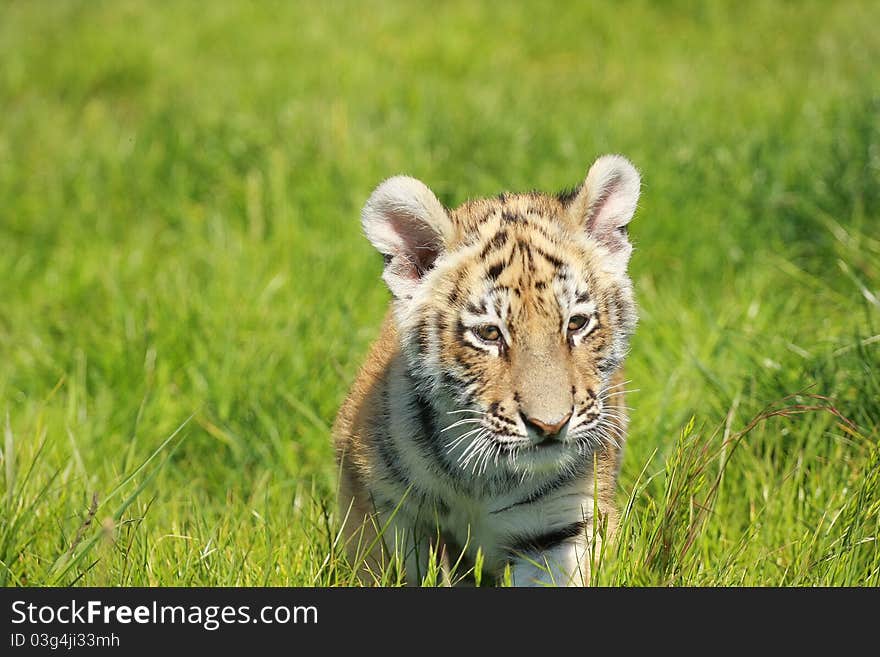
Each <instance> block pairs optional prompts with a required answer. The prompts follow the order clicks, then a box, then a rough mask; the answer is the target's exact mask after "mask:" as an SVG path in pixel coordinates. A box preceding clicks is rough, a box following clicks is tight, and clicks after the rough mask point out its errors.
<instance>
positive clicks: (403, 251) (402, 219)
mask: <svg viewBox="0 0 880 657" xmlns="http://www.w3.org/2000/svg"><path fill="white" fill-rule="evenodd" d="M361 224H362V225H363V228H364V233H365V234H366V236H367V239H369V240H370V242H372V244H373V246H374V247H376V249H377V250H378V251H379V253H381V254H382V255H383V256H385V272H384V273H383V274H382V278H383V279H384V280H385V283H386V284H387V285H388V288H389V289H390V290H391V293H392V294H393V295H394V296H395V297H396V298H398V299H405V298H408V297H411V296H412V293H413V291H414V290H415V288H416V286H417V285H418V284H419V282H420V281H421V279H422V276H424V274H425V273H426V272H427V271H429V270H430V269H431V267H433V266H434V261H435V260H436V259H437V256H439V255H440V254H441V253H442V252H443V251H444V250H445V248H446V244H447V243H448V242H449V240H450V238H451V237H452V232H453V226H452V221H451V220H450V218H449V215H448V214H447V213H446V210H445V209H444V208H443V206H442V205H441V204H440V201H438V200H437V197H436V196H434V193H433V192H432V191H431V190H430V189H428V187H427V186H426V185H425V184H424V183H423V182H421V181H419V180H416V179H415V178H410V177H409V176H395V177H394V178H389V179H388V180H386V181H385V182H383V183H382V184H381V185H379V186H378V187H377V188H376V190H375V191H374V192H373V194H372V195H371V196H370V199H369V200H368V201H367V204H366V205H365V206H364V209H363V211H362V212H361Z"/></svg>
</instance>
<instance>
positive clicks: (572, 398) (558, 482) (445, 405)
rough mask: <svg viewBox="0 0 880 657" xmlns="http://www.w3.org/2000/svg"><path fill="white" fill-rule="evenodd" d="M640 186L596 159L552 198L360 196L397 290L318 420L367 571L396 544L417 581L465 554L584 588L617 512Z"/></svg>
mask: <svg viewBox="0 0 880 657" xmlns="http://www.w3.org/2000/svg"><path fill="white" fill-rule="evenodd" d="M639 186H640V180H639V174H638V173H637V171H636V169H635V168H634V167H633V165H632V164H631V163H630V162H629V161H628V160H626V159H625V158H623V157H621V156H618V155H605V156H603V157H600V158H599V159H598V160H596V162H595V163H594V164H593V165H592V167H591V168H590V170H589V172H588V174H587V177H586V180H585V181H584V182H583V184H581V186H580V187H579V188H577V189H575V190H574V191H572V192H568V193H565V194H561V195H558V196H551V195H544V194H540V193H537V192H532V193H528V194H508V193H505V194H501V195H500V196H498V197H496V198H491V199H481V200H474V201H469V202H467V203H465V204H463V205H462V206H460V207H458V208H456V209H454V210H449V209H446V208H444V207H443V205H441V203H440V202H439V201H438V200H437V198H436V196H435V195H434V194H433V193H432V192H431V190H430V189H428V187H426V186H425V185H424V184H423V183H421V182H420V181H418V180H415V179H414V178H409V177H406V176H396V177H394V178H390V179H388V180H386V181H385V182H383V183H382V184H381V185H379V187H378V188H376V190H375V191H374V192H373V194H372V196H371V197H370V199H369V200H368V201H367V203H366V205H365V206H364V209H363V212H362V215H361V221H362V224H363V230H364V232H365V233H366V236H367V238H368V239H369V240H370V242H372V244H373V246H374V247H375V248H376V249H377V250H378V251H379V252H380V253H381V254H382V255H383V256H384V259H385V269H384V273H383V275H382V278H383V279H384V280H385V283H386V284H387V285H388V288H389V289H390V290H391V294H392V297H393V298H392V301H391V304H390V309H389V312H388V314H387V316H386V319H385V322H384V325H383V327H382V331H381V335H380V336H379V338H378V339H377V341H376V342H375V344H374V345H373V347H372V349H371V351H370V352H369V355H368V356H367V360H366V363H365V364H364V366H363V368H362V369H361V371H360V373H359V374H358V376H357V379H356V380H355V382H354V384H353V386H352V389H351V391H350V393H349V395H348V398H347V399H346V400H345V402H344V403H343V405H342V408H341V409H340V411H339V415H338V417H337V419H336V423H335V425H334V429H333V433H334V439H335V446H336V455H337V461H338V464H339V472H340V481H339V498H340V513H341V517H342V518H343V519H344V520H343V522H344V536H345V537H346V540H347V549H348V553H349V555H350V557H351V558H352V559H353V560H354V561H356V562H357V563H358V564H360V567H361V570H362V572H363V573H365V574H366V575H367V576H368V577H369V575H370V573H372V575H373V576H374V577H375V576H376V573H377V572H378V569H379V568H381V567H382V565H383V564H387V563H388V559H389V557H390V556H391V555H392V554H397V555H398V556H399V558H400V560H401V561H400V562H399V563H402V564H403V566H404V571H405V574H406V578H407V582H408V583H410V584H418V583H419V582H421V581H422V578H423V577H424V575H425V573H426V568H427V566H428V564H429V561H428V560H429V558H433V559H436V560H437V561H436V562H435V563H436V565H437V567H438V568H440V569H442V568H443V567H444V566H445V567H447V568H448V566H449V564H450V563H455V564H456V565H457V566H458V567H459V569H463V570H467V568H465V567H464V566H462V564H464V565H465V566H468V567H472V566H473V564H474V562H475V560H476V559H477V554H478V551H479V553H480V554H481V557H480V559H481V560H482V569H481V573H483V574H484V575H485V574H488V575H491V576H494V577H496V578H497V577H501V576H504V577H505V578H508V580H507V581H511V582H512V583H513V584H514V585H517V586H528V585H538V584H556V585H582V584H586V583H587V581H588V578H589V567H590V562H591V553H594V551H595V549H596V547H597V545H598V543H599V542H600V541H601V537H602V536H605V537H606V538H607V537H610V536H611V535H612V533H613V531H614V528H615V526H616V523H617V518H618V512H617V510H616V508H615V503H614V496H615V485H616V479H617V474H618V471H619V467H620V460H621V455H622V446H623V442H624V438H625V434H626V429H627V415H626V412H625V405H624V394H623V393H624V391H623V383H624V381H623V376H622V372H621V365H622V363H623V360H624V356H625V355H626V353H627V349H628V343H629V338H630V336H631V335H632V333H633V331H634V329H635V325H636V307H635V303H634V301H633V291H632V284H631V282H630V279H629V277H628V276H627V263H628V261H629V258H630V253H631V252H632V246H631V245H630V242H629V240H628V237H627V224H628V223H629V221H630V219H632V216H633V213H634V212H635V209H636V203H637V201H638V198H639ZM435 572H436V571H435ZM374 581H375V580H374Z"/></svg>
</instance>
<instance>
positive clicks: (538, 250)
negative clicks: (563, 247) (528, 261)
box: [533, 246, 563, 269]
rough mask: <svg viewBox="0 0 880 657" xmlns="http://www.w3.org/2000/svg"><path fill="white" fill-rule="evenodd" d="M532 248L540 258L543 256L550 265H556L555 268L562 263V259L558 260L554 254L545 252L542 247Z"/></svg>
mask: <svg viewBox="0 0 880 657" xmlns="http://www.w3.org/2000/svg"><path fill="white" fill-rule="evenodd" d="M533 248H534V250H535V253H537V254H538V255H539V256H541V257H542V258H544V260H546V261H547V262H549V263H550V264H551V265H553V266H554V267H556V268H557V269H559V268H560V267H562V264H563V263H562V260H560V259H559V258H557V257H556V256H552V255H550V254H549V253H547V252H546V251H545V250H544V249H542V248H541V247H538V246H535V247H533Z"/></svg>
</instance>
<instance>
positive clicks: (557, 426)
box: [520, 411, 571, 438]
mask: <svg viewBox="0 0 880 657" xmlns="http://www.w3.org/2000/svg"><path fill="white" fill-rule="evenodd" d="M520 415H521V416H522V419H523V422H525V424H526V427H532V428H533V429H535V431H537V432H538V433H539V434H540V435H541V436H543V437H544V438H555V437H556V436H557V435H559V432H560V431H562V427H564V426H565V425H566V423H567V422H568V420H569V418H570V417H571V411H569V412H568V413H566V414H565V416H564V417H563V418H562V419H560V420H559V421H558V422H544V421H543V420H539V419H537V418H534V417H528V416H527V415H526V414H525V413H520Z"/></svg>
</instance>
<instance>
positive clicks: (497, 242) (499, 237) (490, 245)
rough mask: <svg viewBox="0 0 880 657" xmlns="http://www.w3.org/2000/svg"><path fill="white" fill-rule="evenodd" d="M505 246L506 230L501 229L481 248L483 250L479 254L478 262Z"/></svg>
mask: <svg viewBox="0 0 880 657" xmlns="http://www.w3.org/2000/svg"><path fill="white" fill-rule="evenodd" d="M505 244H507V230H505V229H504V228H502V229H501V230H499V231H498V232H497V233H495V235H494V236H493V237H492V239H490V240H489V241H488V242H487V243H486V246H484V247H483V250H482V251H481V252H480V260H484V259H485V258H486V256H487V255H489V254H490V253H491V252H492V251H494V250H495V249H500V248H501V247H502V246H504V245H505Z"/></svg>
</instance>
